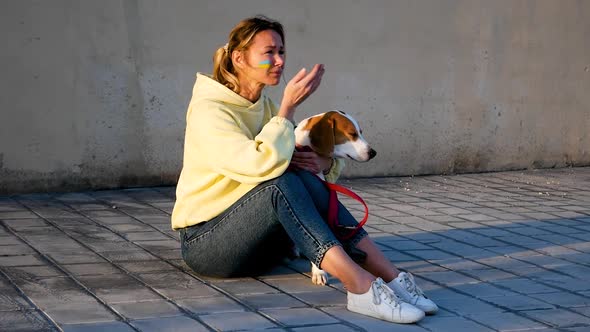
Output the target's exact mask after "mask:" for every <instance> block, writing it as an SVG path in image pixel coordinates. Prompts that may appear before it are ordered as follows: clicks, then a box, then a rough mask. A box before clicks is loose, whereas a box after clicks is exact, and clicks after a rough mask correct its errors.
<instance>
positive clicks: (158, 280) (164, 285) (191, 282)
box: [139, 272, 219, 300]
mask: <svg viewBox="0 0 590 332" xmlns="http://www.w3.org/2000/svg"><path fill="white" fill-rule="evenodd" d="M139 277H140V278H141V279H142V280H143V281H144V282H145V283H146V284H148V285H149V286H151V287H153V288H154V289H156V290H157V291H158V292H160V293H162V294H163V295H164V296H167V297H169V298H171V299H176V300H179V299H187V298H198V297H211V296H219V292H217V291H216V290H214V289H213V288H211V287H209V286H207V285H205V284H204V283H202V282H200V281H199V280H197V279H195V278H192V277H191V276H189V275H187V274H184V273H180V272H174V273H144V274H141V275H139Z"/></svg>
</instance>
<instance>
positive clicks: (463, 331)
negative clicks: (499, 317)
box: [418, 316, 493, 332]
mask: <svg viewBox="0 0 590 332" xmlns="http://www.w3.org/2000/svg"><path fill="white" fill-rule="evenodd" d="M418 325H420V326H421V327H424V328H427V329H428V330H429V331H433V332H439V331H440V332H446V331H453V332H455V331H456V332H488V331H489V332H491V331H493V330H492V329H490V328H488V327H485V326H483V325H481V324H478V323H476V322H474V321H472V320H469V319H467V318H464V317H436V316H427V317H426V318H424V319H423V320H422V321H420V322H418Z"/></svg>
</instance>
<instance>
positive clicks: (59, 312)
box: [43, 301, 117, 324]
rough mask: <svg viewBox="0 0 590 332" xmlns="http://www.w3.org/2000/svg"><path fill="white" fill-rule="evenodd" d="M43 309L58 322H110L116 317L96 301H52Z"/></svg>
mask: <svg viewBox="0 0 590 332" xmlns="http://www.w3.org/2000/svg"><path fill="white" fill-rule="evenodd" d="M43 311H44V312H46V313H47V315H48V316H49V317H51V319H52V320H53V321H55V322H57V323H59V324H80V323H97V322H110V321H113V320H116V318H117V317H116V316H115V315H114V314H113V313H112V312H111V311H109V310H108V309H107V308H106V307H104V306H103V305H102V304H100V303H98V302H97V301H89V302H66V303H59V304H57V303H54V304H52V305H51V306H47V307H45V308H44V310H43Z"/></svg>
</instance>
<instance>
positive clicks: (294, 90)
mask: <svg viewBox="0 0 590 332" xmlns="http://www.w3.org/2000/svg"><path fill="white" fill-rule="evenodd" d="M323 75H324V65H321V64H316V65H315V66H313V68H312V70H311V71H310V72H309V73H307V70H306V69H305V68H302V69H301V70H300V71H299V72H298V73H297V74H296V75H295V77H293V79H291V80H290V81H289V83H287V86H286V87H285V92H284V93H283V100H282V102H281V107H280V109H279V113H278V115H279V116H282V117H285V118H287V119H289V120H290V121H293V115H294V114H295V108H296V107H297V106H299V104H301V103H302V102H303V101H304V100H305V99H307V97H309V96H310V95H311V94H312V93H313V92H314V91H315V90H316V89H317V88H318V86H319V85H320V83H321V81H322V76H323Z"/></svg>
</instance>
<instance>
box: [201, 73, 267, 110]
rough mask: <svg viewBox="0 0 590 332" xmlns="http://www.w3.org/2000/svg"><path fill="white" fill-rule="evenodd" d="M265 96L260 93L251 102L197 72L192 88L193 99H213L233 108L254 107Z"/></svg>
mask: <svg viewBox="0 0 590 332" xmlns="http://www.w3.org/2000/svg"><path fill="white" fill-rule="evenodd" d="M265 98H266V96H265V95H264V93H262V94H261V95H260V98H259V99H258V101H256V102H255V103H253V102H251V101H249V100H248V99H246V98H244V97H242V96H240V95H239V94H237V93H235V92H234V91H232V90H231V89H229V88H228V87H226V86H225V85H223V84H221V83H219V82H217V81H216V80H214V79H213V78H212V77H211V76H209V75H207V74H203V73H197V81H196V83H195V86H194V88H193V100H203V99H205V100H214V101H217V102H222V103H224V104H227V105H228V106H231V107H232V108H234V109H235V108H236V107H238V108H246V109H256V108H258V107H257V106H258V105H259V104H261V102H262V101H264V99H265Z"/></svg>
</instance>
